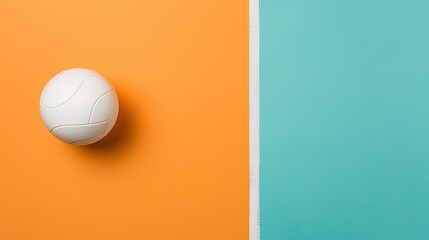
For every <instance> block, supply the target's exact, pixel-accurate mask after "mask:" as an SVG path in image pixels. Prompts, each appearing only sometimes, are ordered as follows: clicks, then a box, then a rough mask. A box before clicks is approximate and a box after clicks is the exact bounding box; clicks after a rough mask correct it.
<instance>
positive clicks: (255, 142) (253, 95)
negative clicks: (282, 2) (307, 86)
mask: <svg viewBox="0 0 429 240" xmlns="http://www.w3.org/2000/svg"><path fill="white" fill-rule="evenodd" d="M249 118H250V119H249V178H250V186H249V189H250V190H249V191H250V192H249V195H250V199H249V239H250V240H259V239H260V225H259V223H260V220H259V0H249Z"/></svg>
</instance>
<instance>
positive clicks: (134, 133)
mask: <svg viewBox="0 0 429 240" xmlns="http://www.w3.org/2000/svg"><path fill="white" fill-rule="evenodd" d="M72 67H86V68H91V69H94V70H96V71H98V72H100V73H101V74H103V75H105V76H106V77H107V79H109V80H110V81H111V82H112V84H113V85H114V86H115V88H116V90H117V92H118V95H119V101H120V113H119V119H118V122H117V125H116V126H115V128H114V129H113V130H112V133H111V134H109V136H108V137H107V139H106V140H104V141H102V142H100V143H98V144H96V145H93V146H89V147H81V148H79V147H74V146H71V145H67V144H65V143H62V142H60V141H59V140H57V139H55V138H54V137H53V136H52V135H51V134H50V133H49V131H48V130H47V129H46V128H45V126H44V125H43V123H42V120H41V118H40V115H39V97H40V93H41V91H42V89H43V87H44V85H45V84H46V82H47V81H48V80H49V79H50V78H51V77H53V76H54V75H55V74H56V73H57V72H59V71H61V70H64V69H67V68H72ZM0 70H1V71H0V81H1V87H0V93H1V94H0V106H1V119H0V128H1V129H0V130H1V138H0V146H1V153H0V154H1V155H0V239H2V240H3V239H4V240H13V239H32V240H34V239H43V240H50V239H52V240H59V239H60V240H67V239H70V240H76V239H78V240H85V239H91V240H98V239H123V240H133V239H223V240H227V239H234V240H237V239H247V237H248V3H247V0H238V1H227V0H205V1H192V0H180V1H177V0H176V1H175V0H131V1H104V0H103V1H102V0H97V1H86V0H85V1H84V0H77V1H76V0H75V1H56V0H41V1H23V0H18V1H17V0H0Z"/></svg>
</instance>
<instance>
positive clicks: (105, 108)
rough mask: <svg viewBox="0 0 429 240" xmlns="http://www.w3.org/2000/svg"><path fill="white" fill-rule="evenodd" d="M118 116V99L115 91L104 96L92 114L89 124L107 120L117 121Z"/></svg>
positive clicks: (95, 105)
mask: <svg viewBox="0 0 429 240" xmlns="http://www.w3.org/2000/svg"><path fill="white" fill-rule="evenodd" d="M117 115H118V97H117V96H116V92H115V91H110V92H108V93H105V94H104V95H102V96H101V97H100V98H99V99H98V100H97V102H96V103H95V104H94V107H93V109H92V112H91V117H90V120H89V123H94V122H102V121H106V120H110V119H113V122H114V119H116V116H117Z"/></svg>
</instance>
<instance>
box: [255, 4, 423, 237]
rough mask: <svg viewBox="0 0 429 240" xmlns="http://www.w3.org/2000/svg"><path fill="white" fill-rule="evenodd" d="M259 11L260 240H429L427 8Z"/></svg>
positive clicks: (265, 7) (275, 7)
mask: <svg viewBox="0 0 429 240" xmlns="http://www.w3.org/2000/svg"><path fill="white" fill-rule="evenodd" d="M260 10H261V36H260V37H261V76H260V77H261V78H260V85H261V128H260V130H261V239H262V240H269V239H273V240H274V239H275V240H283V239H285V240H286V239H292V240H294V239H311V240H313V239H314V240H323V239H329V240H336V239H339V240H343V239H363V240H367V239H368V240H369V239H376V240H384V239H387V240H395V239H398V240H414V239H429V1H405V0H403V1H377V0H374V1H332V0H325V1H298V0H297V1H292V0H261V3H260Z"/></svg>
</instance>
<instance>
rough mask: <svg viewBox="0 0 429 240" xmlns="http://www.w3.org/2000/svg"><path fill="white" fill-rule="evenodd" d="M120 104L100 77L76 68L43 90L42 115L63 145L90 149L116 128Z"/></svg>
mask: <svg viewBox="0 0 429 240" xmlns="http://www.w3.org/2000/svg"><path fill="white" fill-rule="evenodd" d="M118 110H119V104H118V97H117V95H116V91H115V89H114V88H113V86H112V85H111V84H110V83H109V82H108V81H107V80H106V79H105V78H104V77H103V76H102V75H100V74H99V73H97V72H95V71H93V70H89V69H84V68H73V69H69V70H65V71H62V72H60V73H58V74H57V75H55V76H54V77H53V78H52V79H51V80H50V81H49V82H48V83H47V84H46V86H45V88H44V89H43V92H42V95H41V97H40V114H41V115H42V119H43V122H44V123H45V126H46V127H47V128H48V130H49V131H50V132H51V133H52V134H53V135H54V136H55V137H57V138H58V139H60V140H61V141H63V142H66V143H70V144H75V145H79V146H82V145H88V144H91V143H94V142H97V141H98V140H100V139H102V138H103V137H104V136H106V135H107V134H108V133H109V131H110V130H111V129H112V128H113V125H115V122H116V118H117V116H118Z"/></svg>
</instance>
